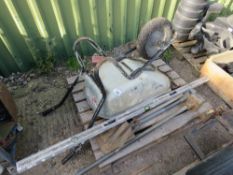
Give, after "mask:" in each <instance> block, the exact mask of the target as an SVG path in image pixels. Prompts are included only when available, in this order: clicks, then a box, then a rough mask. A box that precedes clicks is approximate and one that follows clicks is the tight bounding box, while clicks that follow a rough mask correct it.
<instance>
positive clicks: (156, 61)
mask: <svg viewBox="0 0 233 175" xmlns="http://www.w3.org/2000/svg"><path fill="white" fill-rule="evenodd" d="M165 64H166V63H165V62H164V61H163V60H162V59H158V60H155V61H154V62H153V63H152V65H153V66H155V67H158V66H162V65H165Z"/></svg>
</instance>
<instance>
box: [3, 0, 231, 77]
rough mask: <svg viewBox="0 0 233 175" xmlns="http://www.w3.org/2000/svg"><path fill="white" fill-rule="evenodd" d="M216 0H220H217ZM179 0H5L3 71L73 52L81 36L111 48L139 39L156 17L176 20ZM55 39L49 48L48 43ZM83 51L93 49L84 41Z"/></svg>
mask: <svg viewBox="0 0 233 175" xmlns="http://www.w3.org/2000/svg"><path fill="white" fill-rule="evenodd" d="M212 1H217V0H212ZM219 2H221V3H223V4H224V6H225V10H224V12H223V14H232V13H233V0H219ZM178 3H179V0H49V1H48V0H1V1H0V73H1V74H3V75H9V73H11V72H17V71H26V70H28V69H31V68H33V66H34V65H35V63H36V62H37V60H38V59H39V58H41V57H44V56H46V55H47V54H48V52H49V50H52V52H53V53H54V55H55V57H56V58H57V60H64V59H65V58H67V57H71V56H73V51H72V45H73V42H74V41H75V39H77V38H78V37H80V36H89V37H91V38H93V39H95V40H96V41H97V42H98V43H99V44H100V45H101V46H102V47H103V48H105V49H108V50H109V49H112V48H113V47H114V46H117V45H120V44H122V43H125V42H128V41H131V40H136V38H137V35H138V32H139V31H140V29H141V27H142V26H143V25H144V24H145V23H146V22H147V21H148V20H150V19H151V18H154V17H156V16H164V17H166V18H168V19H169V20H171V19H172V18H173V16H174V13H175V10H176V8H177V5H178ZM49 43H50V44H51V45H50V46H49V48H50V49H49V50H48V48H47V47H46V46H47V45H46V44H49ZM81 48H82V51H83V53H85V54H86V53H88V52H91V49H89V48H88V47H86V45H85V44H82V45H81Z"/></svg>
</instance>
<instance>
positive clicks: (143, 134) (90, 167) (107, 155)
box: [76, 106, 188, 175]
mask: <svg viewBox="0 0 233 175" xmlns="http://www.w3.org/2000/svg"><path fill="white" fill-rule="evenodd" d="M187 110H188V108H187V107H186V106H183V107H181V108H180V109H179V110H177V111H176V112H175V113H174V114H172V115H170V116H168V117H167V118H165V119H163V120H161V121H160V122H159V123H157V124H155V125H153V126H152V127H151V128H149V129H147V130H146V131H144V132H143V133H141V134H139V135H138V136H136V137H134V138H133V139H132V140H130V141H129V142H127V143H126V144H125V145H123V146H122V147H120V148H117V149H115V150H114V151H112V152H110V153H108V154H106V155H104V156H102V157H101V158H100V159H98V160H97V161H95V162H94V163H92V164H91V165H89V166H87V167H85V168H82V169H80V170H79V171H78V172H77V173H76V175H82V174H85V173H87V172H88V171H90V170H91V169H93V168H95V167H96V166H98V165H100V164H101V163H103V162H104V161H105V160H107V159H109V158H110V157H112V156H113V155H115V154H116V153H118V152H119V151H121V150H123V149H125V148H126V147H128V146H129V145H131V144H133V143H134V142H136V141H138V140H139V139H141V138H142V137H144V136H145V135H147V134H149V133H151V132H152V131H154V130H155V129H156V128H158V127H160V126H162V125H163V124H165V123H166V122H167V121H169V120H170V119H172V118H174V117H176V116H177V115H179V114H181V113H183V112H185V111H187Z"/></svg>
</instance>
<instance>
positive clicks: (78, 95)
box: [67, 59, 211, 168]
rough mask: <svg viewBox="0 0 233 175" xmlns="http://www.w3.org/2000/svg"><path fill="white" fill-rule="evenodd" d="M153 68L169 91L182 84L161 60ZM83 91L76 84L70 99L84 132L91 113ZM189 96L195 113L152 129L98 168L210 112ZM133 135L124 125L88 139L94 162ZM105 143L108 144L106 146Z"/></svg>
mask: <svg viewBox="0 0 233 175" xmlns="http://www.w3.org/2000/svg"><path fill="white" fill-rule="evenodd" d="M154 66H156V67H158V69H159V70H160V71H161V72H163V73H165V74H166V75H167V76H168V77H169V78H170V80H171V82H172V88H177V87H180V86H183V85H185V84H186V82H185V81H184V80H183V79H182V78H180V76H179V75H178V74H177V73H176V72H175V71H174V70H172V68H171V67H170V66H168V65H167V64H166V63H165V62H164V61H163V60H161V59H159V60H157V61H155V62H154ZM75 78H76V76H73V77H70V78H68V79H67V82H68V84H71V83H73V81H74V80H75ZM83 88H84V82H83V80H80V82H79V83H78V84H77V85H76V86H75V88H74V90H73V93H72V95H73V99H74V102H75V103H76V107H77V109H78V111H79V115H80V120H81V122H82V124H83V125H84V128H87V124H88V122H89V121H90V120H91V117H92V115H93V111H92V110H91V109H90V107H89V105H88V103H87V101H86V99H85V95H84V92H83ZM193 95H194V96H195V97H196V98H197V99H198V100H199V102H200V104H201V105H200V107H199V108H198V109H197V110H195V111H187V112H185V113H182V114H180V115H179V116H177V117H175V118H174V119H171V120H170V121H168V122H167V124H166V126H163V127H161V128H158V129H155V130H154V131H153V132H151V133H150V134H148V135H147V136H145V137H144V138H143V139H140V140H139V141H138V142H136V143H135V144H133V145H131V146H128V147H127V148H126V149H124V150H122V151H120V152H119V153H118V154H116V155H115V156H112V157H111V158H109V159H108V160H106V161H105V162H104V163H102V164H101V165H100V166H99V167H100V168H103V167H106V166H107V165H111V163H113V162H114V161H116V160H118V159H120V158H122V157H124V156H126V155H128V154H130V153H132V152H134V151H136V150H138V149H140V148H143V147H144V146H146V145H148V144H150V143H152V142H154V141H156V140H159V139H161V138H162V137H164V136H167V135H168V134H171V133H172V132H174V131H176V130H178V129H180V128H182V127H183V126H185V125H186V124H187V123H189V122H190V121H191V120H194V119H196V118H198V117H199V116H200V115H201V114H203V113H204V112H206V111H208V110H210V109H211V106H210V104H209V103H207V102H205V101H204V99H203V98H202V97H200V96H199V95H198V94H196V92H195V90H194V91H193ZM102 121H103V119H98V120H97V122H96V123H100V122H102ZM136 134H137V133H134V131H133V129H132V127H131V125H130V124H129V123H127V122H126V123H124V124H122V125H121V126H118V127H116V128H113V129H111V130H109V131H108V132H106V133H104V134H102V135H100V136H97V137H96V138H94V139H91V140H90V143H91V147H92V150H93V153H94V155H95V158H96V160H97V159H99V158H100V157H102V156H103V155H104V154H106V153H107V152H109V151H111V150H113V149H115V148H116V147H119V146H121V145H123V144H124V143H125V142H126V141H127V140H129V139H131V138H133V137H134V136H135V135H136ZM113 138H114V139H113ZM109 139H110V140H111V141H110V142H108V140H109Z"/></svg>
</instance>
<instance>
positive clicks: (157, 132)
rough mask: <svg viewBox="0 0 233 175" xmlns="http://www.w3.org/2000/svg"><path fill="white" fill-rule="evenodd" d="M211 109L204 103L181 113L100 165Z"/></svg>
mask: <svg viewBox="0 0 233 175" xmlns="http://www.w3.org/2000/svg"><path fill="white" fill-rule="evenodd" d="M209 109H211V106H210V104H209V103H204V104H203V105H202V106H201V107H200V108H199V109H198V110H196V111H189V112H187V113H185V114H181V115H179V116H177V117H175V118H173V119H171V120H169V121H168V122H167V123H166V125H162V126H161V127H158V128H157V129H155V130H154V131H152V132H151V133H149V134H148V135H146V136H145V137H143V138H141V139H140V140H138V141H137V142H135V143H134V144H132V145H129V146H128V147H127V148H125V149H124V150H122V151H120V152H119V153H118V154H116V155H114V156H112V157H111V158H109V159H108V160H106V161H105V162H103V163H102V164H101V165H100V167H104V166H106V165H108V164H110V163H112V162H114V161H116V160H118V159H120V158H122V157H124V156H126V155H128V154H130V153H132V152H134V151H136V150H138V149H140V148H143V147H144V146H146V145H148V144H149V143H151V142H154V141H156V140H160V139H161V138H163V137H165V136H167V135H168V134H171V133H173V132H175V131H176V130H178V129H180V128H182V127H184V126H185V125H186V124H188V123H189V122H190V121H192V120H193V119H195V118H198V117H199V116H200V115H201V114H203V113H204V112H206V111H208V110H209Z"/></svg>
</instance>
